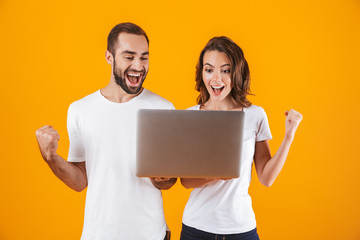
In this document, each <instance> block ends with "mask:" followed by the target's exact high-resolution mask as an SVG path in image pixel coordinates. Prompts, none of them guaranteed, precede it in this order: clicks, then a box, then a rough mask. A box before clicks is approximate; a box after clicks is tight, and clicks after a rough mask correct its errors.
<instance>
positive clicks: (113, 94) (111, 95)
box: [100, 81, 144, 103]
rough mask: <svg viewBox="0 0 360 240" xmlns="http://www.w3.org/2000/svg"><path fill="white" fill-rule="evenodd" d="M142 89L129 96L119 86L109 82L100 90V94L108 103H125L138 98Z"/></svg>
mask: <svg viewBox="0 0 360 240" xmlns="http://www.w3.org/2000/svg"><path fill="white" fill-rule="evenodd" d="M143 90H144V88H142V89H141V90H140V91H139V92H138V93H137V94H129V93H127V92H125V91H124V89H122V88H121V87H120V86H119V85H117V84H116V83H114V82H113V81H111V82H110V83H109V84H108V85H107V86H105V87H104V88H102V89H100V92H101V94H102V95H103V96H104V97H105V98H106V99H107V100H109V101H111V102H115V103H125V102H128V101H130V100H131V99H133V98H134V97H136V96H138V95H139V94H140V93H141V92H142V91H143Z"/></svg>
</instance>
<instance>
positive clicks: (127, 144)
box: [67, 89, 174, 240]
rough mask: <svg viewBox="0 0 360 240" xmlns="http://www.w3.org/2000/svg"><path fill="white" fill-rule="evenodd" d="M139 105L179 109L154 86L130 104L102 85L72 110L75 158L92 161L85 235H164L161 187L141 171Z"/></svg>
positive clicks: (103, 239) (105, 238) (99, 239)
mask: <svg viewBox="0 0 360 240" xmlns="http://www.w3.org/2000/svg"><path fill="white" fill-rule="evenodd" d="M139 109H174V106H173V105H172V104H171V103H170V102H169V101H167V100H165V99H164V98H162V97H160V96H158V95H156V94H154V93H152V92H151V91H149V90H146V89H143V91H142V92H141V93H140V94H139V95H138V96H136V97H134V98H133V99H131V100H130V101H128V102H125V103H114V102H111V101H109V100H107V99H106V98H105V97H104V96H103V95H102V94H101V92H100V90H98V91H97V92H95V93H93V94H90V95H88V96H86V97H84V98H83V99H81V100H79V101H76V102H74V103H72V104H71V105H70V107H69V111H68V122H67V126H68V133H69V138H70V149H69V156H68V161H69V162H83V161H85V164H86V174H87V179H88V187H87V194H86V204H85V217H84V227H83V232H82V237H81V239H82V240H93V239H96V240H110V239H134V240H143V239H148V240H162V239H163V238H164V237H165V232H166V222H165V218H164V211H163V202H162V195H161V191H160V190H158V189H157V188H155V187H154V186H153V184H152V183H151V181H150V179H149V178H139V177H137V176H136V173H135V170H136V160H135V158H136V120H137V111H138V110H139Z"/></svg>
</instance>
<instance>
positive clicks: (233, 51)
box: [195, 36, 251, 107]
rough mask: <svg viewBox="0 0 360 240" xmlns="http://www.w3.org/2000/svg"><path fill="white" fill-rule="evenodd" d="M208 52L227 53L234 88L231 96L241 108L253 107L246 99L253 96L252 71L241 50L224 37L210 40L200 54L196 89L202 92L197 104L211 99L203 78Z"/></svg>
mask: <svg viewBox="0 0 360 240" xmlns="http://www.w3.org/2000/svg"><path fill="white" fill-rule="evenodd" d="M207 51H218V52H223V53H225V55H226V56H227V58H228V59H229V61H230V65H231V84H232V86H233V87H232V89H231V92H230V96H231V97H232V98H233V99H234V101H235V102H236V103H237V104H239V106H241V107H249V106H251V102H250V101H249V100H248V99H247V98H246V96H247V95H249V94H250V95H251V92H250V70H249V66H248V63H247V61H246V59H245V57H244V53H243V51H242V50H241V48H240V47H239V46H238V45H237V44H236V43H235V42H233V41H232V40H231V39H230V38H227V37H224V36H222V37H214V38H212V39H210V41H209V42H208V43H207V44H206V46H205V47H204V49H203V50H202V51H201V53H200V57H199V61H198V63H197V65H196V79H195V81H196V86H195V89H196V90H197V91H198V92H200V95H199V96H198V98H197V103H198V104H200V105H203V104H205V103H206V102H207V101H208V100H209V98H210V94H209V93H208V91H207V89H206V86H205V84H204V81H203V78H202V71H203V67H204V55H205V53H206V52H207Z"/></svg>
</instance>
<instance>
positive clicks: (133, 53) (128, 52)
mask: <svg viewBox="0 0 360 240" xmlns="http://www.w3.org/2000/svg"><path fill="white" fill-rule="evenodd" d="M121 54H131V55H136V54H137V53H136V52H134V51H129V50H124V51H122V52H121ZM144 55H149V52H143V53H142V54H141V56H144Z"/></svg>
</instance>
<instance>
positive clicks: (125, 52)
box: [121, 50, 136, 55]
mask: <svg viewBox="0 0 360 240" xmlns="http://www.w3.org/2000/svg"><path fill="white" fill-rule="evenodd" d="M121 54H132V55H135V54H136V52H133V51H129V50H125V51H122V52H121Z"/></svg>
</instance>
